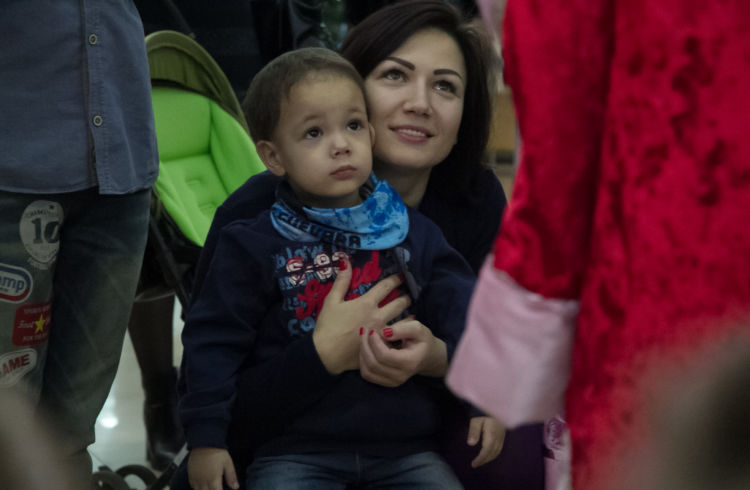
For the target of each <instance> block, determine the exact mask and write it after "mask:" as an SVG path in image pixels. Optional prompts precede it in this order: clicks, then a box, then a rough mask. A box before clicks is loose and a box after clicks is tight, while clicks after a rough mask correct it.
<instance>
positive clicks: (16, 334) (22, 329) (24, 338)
mask: <svg viewBox="0 0 750 490" xmlns="http://www.w3.org/2000/svg"><path fill="white" fill-rule="evenodd" d="M51 313H52V303H51V302H48V303H43V304H41V305H27V306H21V307H20V308H18V309H17V310H16V321H15V322H14V323H13V345H18V346H23V345H36V344H41V343H42V342H46V341H47V338H48V337H49V325H50V321H51V316H52V315H51Z"/></svg>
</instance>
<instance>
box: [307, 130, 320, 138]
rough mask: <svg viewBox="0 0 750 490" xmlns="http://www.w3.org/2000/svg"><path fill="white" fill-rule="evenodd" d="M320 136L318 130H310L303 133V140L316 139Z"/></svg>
mask: <svg viewBox="0 0 750 490" xmlns="http://www.w3.org/2000/svg"><path fill="white" fill-rule="evenodd" d="M321 134H323V131H321V130H320V128H310V129H308V130H307V131H305V138H308V139H314V138H318V137H319V136H320V135H321Z"/></svg>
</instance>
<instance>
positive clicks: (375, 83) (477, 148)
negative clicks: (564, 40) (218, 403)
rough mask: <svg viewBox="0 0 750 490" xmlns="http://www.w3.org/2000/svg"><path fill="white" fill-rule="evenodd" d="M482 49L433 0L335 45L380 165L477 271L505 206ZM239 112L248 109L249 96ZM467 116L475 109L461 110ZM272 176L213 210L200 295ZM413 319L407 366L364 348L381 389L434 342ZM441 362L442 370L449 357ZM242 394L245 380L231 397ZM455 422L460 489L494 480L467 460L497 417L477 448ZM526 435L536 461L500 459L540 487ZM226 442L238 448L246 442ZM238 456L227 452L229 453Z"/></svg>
mask: <svg viewBox="0 0 750 490" xmlns="http://www.w3.org/2000/svg"><path fill="white" fill-rule="evenodd" d="M488 53H489V52H488V51H487V49H486V48H485V45H484V44H483V41H482V38H481V36H480V35H479V34H478V33H477V32H476V31H474V30H473V28H472V27H471V26H470V25H468V24H466V23H464V21H463V20H462V18H461V16H460V14H459V13H458V11H457V10H456V9H455V8H453V7H450V6H448V5H446V4H445V3H443V2H441V1H439V0H417V1H407V2H400V3H397V4H395V5H391V6H389V7H386V8H384V9H382V10H380V11H378V12H376V13H374V14H373V15H371V16H370V17H368V18H367V19H366V20H364V21H363V22H362V23H361V24H359V25H358V26H357V27H356V28H354V29H353V30H352V31H351V32H350V34H349V35H348V36H347V39H345V41H344V44H343V46H342V55H343V56H344V57H345V58H347V59H349V60H350V61H351V62H352V63H353V64H354V66H355V67H356V68H357V70H358V71H359V72H360V74H361V75H362V76H363V77H364V78H365V87H366V91H367V98H368V104H369V109H370V120H371V123H372V124H373V126H374V127H375V133H376V136H375V145H374V148H373V151H374V156H375V173H376V174H378V175H379V176H381V177H382V178H385V179H386V180H388V181H389V183H390V184H391V185H393V186H394V187H395V188H396V190H397V191H398V192H399V193H400V194H401V196H402V198H403V199H404V201H405V202H406V203H407V204H408V205H410V206H413V207H417V208H418V209H419V210H420V211H421V212H422V213H423V214H425V215H426V216H428V217H429V218H431V219H432V220H433V221H434V222H436V223H437V224H438V225H439V226H440V228H441V229H442V231H443V233H444V234H445V236H446V238H447V240H448V242H449V243H450V244H451V245H453V247H454V248H456V249H457V250H458V251H459V252H460V253H461V254H462V255H463V256H464V257H465V258H466V259H467V261H468V262H469V263H470V264H471V266H472V267H473V268H474V270H475V271H476V270H478V269H479V267H480V265H481V263H482V261H483V259H484V257H485V256H486V254H487V253H488V252H489V250H490V246H491V244H492V240H493V239H494V237H495V235H496V233H497V229H498V226H499V222H500V217H501V215H502V211H503V209H504V207H505V196H504V194H503V191H502V188H501V186H500V183H499V182H498V180H497V178H496V177H495V175H494V173H493V172H492V171H491V170H489V169H487V168H485V167H483V166H482V164H481V158H482V155H483V151H484V148H485V145H486V143H487V138H488V134H489V123H490V117H491V99H490V87H491V85H490V84H489V77H488V61H487V55H488ZM245 110H246V111H252V107H251V106H248V101H246V102H245ZM464 114H468V115H470V116H471V117H463V116H464ZM276 179H277V178H276V177H274V176H272V175H270V174H268V173H263V174H260V175H258V176H255V177H253V178H252V179H250V180H249V181H248V182H247V183H245V184H244V185H243V186H242V187H241V188H240V189H238V190H237V191H236V192H235V193H234V194H233V195H232V196H230V197H229V198H228V199H227V201H226V202H225V203H224V204H223V205H222V206H221V207H220V208H219V209H218V210H217V212H216V216H215V218H214V222H213V224H212V227H211V231H210V232H209V236H208V238H207V240H206V245H205V247H204V251H203V254H202V257H201V260H200V262H199V264H198V268H197V271H196V286H195V292H197V291H198V290H199V288H200V287H201V282H202V278H203V275H204V274H205V270H206V267H207V265H208V263H209V261H210V257H211V255H212V252H213V248H214V247H215V244H216V239H217V236H218V231H219V230H220V229H221V228H222V227H223V226H224V225H225V224H227V223H229V222H231V221H233V220H235V219H238V218H247V217H252V216H255V215H256V214H257V213H259V212H260V211H262V210H264V209H267V208H268V207H270V205H271V203H272V202H273V198H274V189H275V187H276V182H277V180H276ZM365 296H367V295H365ZM363 298H364V296H363ZM351 303H352V302H341V301H333V300H332V301H326V305H325V306H324V308H323V310H322V311H321V313H320V316H319V317H318V324H317V325H318V326H317V327H316V328H325V325H324V324H325V320H327V319H329V318H335V319H337V320H338V321H339V322H341V321H342V320H341V319H342V318H346V314H347V312H346V311H345V310H346V309H347V308H348V307H350V306H351ZM377 310H378V309H377V307H376V306H372V307H370V309H369V310H368V309H366V308H359V312H358V316H357V321H356V322H355V321H352V326H351V327H352V328H357V329H358V328H359V326H360V325H361V324H362V323H367V322H369V324H373V322H374V321H375V320H373V319H374V318H378V315H377V314H378V311H377ZM412 327H413V323H412V324H411V326H410V327H409V332H408V333H405V332H401V334H403V335H408V336H409V337H410V338H411V339H412V340H413V342H411V343H410V345H412V346H414V348H413V352H414V353H415V355H414V357H413V358H411V359H410V360H409V362H406V363H404V362H401V361H400V360H394V359H393V358H392V357H389V355H388V354H389V352H387V351H384V350H377V347H378V346H377V345H375V346H374V348H373V351H372V352H368V354H372V355H371V356H370V357H369V361H366V362H365V364H364V365H363V366H362V374H363V376H365V377H366V379H369V380H371V381H373V382H376V383H378V384H381V385H385V386H388V385H397V384H400V383H402V382H403V381H405V380H406V379H408V378H409V377H411V376H412V375H413V374H414V373H415V372H416V369H415V365H416V364H418V363H419V361H420V358H419V356H420V355H424V354H423V353H424V349H422V347H423V346H425V345H434V342H433V340H434V338H433V337H432V336H431V334H430V333H429V329H427V328H424V327H422V328H412ZM405 328H406V327H405ZM394 330H397V327H395V326H394ZM445 362H446V366H447V359H446V361H445ZM240 383H242V381H240ZM241 392H242V389H241V387H240V388H239V389H238V393H241ZM252 402H253V400H249V399H248V400H244V399H242V396H241V395H240V396H239V397H238V400H237V405H236V406H237V410H238V411H239V412H240V413H241V411H242V407H243V404H251V403H252ZM453 418H454V419H455V417H453ZM237 419H238V420H239V419H241V417H237ZM462 424H463V426H462V427H461V431H462V432H463V434H462V435H461V436H460V438H459V439H453V440H452V441H451V443H450V445H449V447H450V448H451V449H453V450H456V449H463V448H461V447H460V446H464V447H465V449H466V450H471V454H470V453H469V452H467V451H466V450H464V451H458V452H459V453H463V454H462V455H459V456H463V458H460V457H457V456H456V455H446V457H447V459H449V460H450V462H451V463H452V466H453V467H454V469H455V470H457V473H458V474H459V477H460V478H461V479H462V481H463V482H464V484H465V485H471V486H475V487H476V488H495V487H497V485H496V484H495V485H493V484H487V483H482V482H479V481H476V482H475V483H472V481H471V479H472V478H474V479H476V478H479V477H481V476H483V475H484V476H486V474H489V473H493V472H494V473H496V472H497V468H496V467H493V468H487V467H485V468H486V469H484V471H483V472H479V471H477V472H471V473H473V474H472V475H471V477H469V476H468V475H467V474H468V473H469V472H470V471H471V468H470V466H471V465H472V458H474V461H473V465H474V466H479V465H481V464H484V463H486V462H487V461H490V460H491V459H493V458H494V457H495V456H496V455H497V453H498V452H499V450H500V447H501V445H502V435H501V434H502V429H501V428H500V427H499V426H498V425H497V423H496V422H495V421H494V420H492V419H489V418H486V417H477V418H474V419H473V420H472V422H471V434H470V436H471V438H472V442H471V444H472V445H474V444H479V445H480V447H482V450H481V451H478V450H477V449H475V448H471V447H469V446H467V445H466V442H465V439H466V432H467V427H466V426H467V425H468V424H469V422H468V421H467V420H465V419H464V420H463V422H462ZM236 429H237V430H234V431H232V433H233V434H236V435H237V436H238V439H242V438H243V437H242V435H243V434H245V433H246V432H245V431H243V430H242V428H236ZM533 431H535V432H534V433H533V434H529V435H528V437H529V438H530V439H531V440H533V441H534V444H533V447H534V448H533V449H532V450H531V451H530V452H531V453H532V454H533V457H532V458H531V460H530V461H512V458H513V456H514V454H513V453H511V455H510V457H508V458H506V459H505V460H506V461H507V463H505V464H507V465H508V466H512V467H513V468H514V469H518V468H524V469H526V470H528V471H529V475H526V476H520V477H519V475H520V473H518V474H516V475H509V476H508V477H507V481H508V482H509V484H515V485H516V486H520V487H523V488H535V487H538V486H540V485H541V483H540V482H541V474H542V469H541V460H542V455H541V434H540V433H539V432H538V429H537V428H533ZM525 436H526V435H524V437H525ZM511 439H513V437H511ZM233 442H236V443H237V445H238V446H241V444H240V443H241V442H244V441H233ZM511 442H512V441H511ZM521 442H523V441H521ZM236 449H239V448H236ZM511 449H512V448H511ZM238 452H239V451H237V450H235V451H234V454H235V456H237V453H238ZM477 452H479V453H480V454H479V455H477ZM537 453H538V454H537ZM488 466H493V465H488ZM242 468H244V465H243V464H240V465H239V467H238V469H242ZM462 470H463V471H462ZM522 471H523V470H522ZM524 478H525V481H521V480H524ZM535 478H536V480H535V481H529V480H534V479H535ZM485 481H486V480H485ZM511 482H512V483H511Z"/></svg>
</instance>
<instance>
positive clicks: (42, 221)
mask: <svg viewBox="0 0 750 490" xmlns="http://www.w3.org/2000/svg"><path fill="white" fill-rule="evenodd" d="M62 221H63V209H62V206H61V205H60V203H57V202H53V201H34V202H32V203H31V204H29V205H28V206H27V207H26V209H25V210H24V212H23V215H22V216H21V222H20V224H19V233H20V235H21V241H22V242H23V245H24V247H26V251H27V252H28V253H29V255H31V257H32V259H33V261H31V263H32V264H33V265H34V266H36V267H39V268H40V269H45V268H48V267H49V265H50V264H51V263H52V262H54V260H55V258H56V257H57V250H58V249H59V248H60V226H61V225H62Z"/></svg>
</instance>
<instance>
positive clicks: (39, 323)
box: [34, 315, 45, 333]
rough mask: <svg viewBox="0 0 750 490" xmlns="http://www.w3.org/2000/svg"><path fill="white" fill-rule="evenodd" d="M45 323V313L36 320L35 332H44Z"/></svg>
mask: <svg viewBox="0 0 750 490" xmlns="http://www.w3.org/2000/svg"><path fill="white" fill-rule="evenodd" d="M44 323H45V321H44V315H39V320H37V321H35V322H34V325H36V330H34V333H39V332H44Z"/></svg>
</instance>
